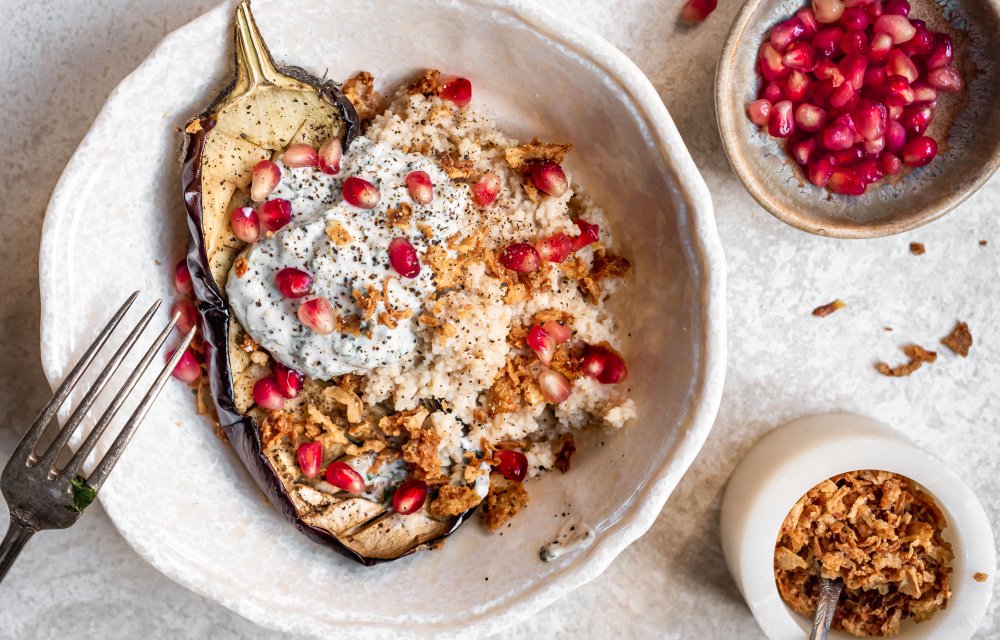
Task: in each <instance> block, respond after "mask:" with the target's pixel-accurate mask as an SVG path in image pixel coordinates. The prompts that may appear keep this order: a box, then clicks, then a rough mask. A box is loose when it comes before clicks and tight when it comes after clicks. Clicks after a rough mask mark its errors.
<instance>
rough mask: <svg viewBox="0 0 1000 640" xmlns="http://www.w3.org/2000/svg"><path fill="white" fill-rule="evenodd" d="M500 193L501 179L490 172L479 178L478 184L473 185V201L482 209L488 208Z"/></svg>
mask: <svg viewBox="0 0 1000 640" xmlns="http://www.w3.org/2000/svg"><path fill="white" fill-rule="evenodd" d="M498 193H500V177H499V176H498V175H497V174H495V173H493V172H488V173H484V174H483V175H481V176H479V179H478V180H476V183H475V184H474V185H472V200H473V201H474V202H475V203H476V204H478V205H479V206H480V207H488V206H490V205H491V204H493V201H494V200H496V198H497V194H498Z"/></svg>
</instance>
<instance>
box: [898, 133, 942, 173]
mask: <svg viewBox="0 0 1000 640" xmlns="http://www.w3.org/2000/svg"><path fill="white" fill-rule="evenodd" d="M936 155H937V142H935V141H934V138H931V137H928V136H920V137H918V138H914V139H912V140H910V141H909V142H907V143H906V146H905V147H903V164H905V165H906V166H908V167H922V166H924V165H925V164H927V163H929V162H930V161H931V160H933V159H934V156H936Z"/></svg>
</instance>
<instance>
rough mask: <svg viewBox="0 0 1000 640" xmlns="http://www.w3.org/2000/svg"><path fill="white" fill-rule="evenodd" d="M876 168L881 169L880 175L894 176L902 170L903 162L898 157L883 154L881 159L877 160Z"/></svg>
mask: <svg viewBox="0 0 1000 640" xmlns="http://www.w3.org/2000/svg"><path fill="white" fill-rule="evenodd" d="M878 166H879V168H880V169H882V173H884V174H885V175H887V176H894V175H896V174H897V173H899V172H900V171H902V170H903V162H902V161H901V160H900V159H899V156H897V155H895V154H892V153H883V154H882V157H880V158H879V159H878Z"/></svg>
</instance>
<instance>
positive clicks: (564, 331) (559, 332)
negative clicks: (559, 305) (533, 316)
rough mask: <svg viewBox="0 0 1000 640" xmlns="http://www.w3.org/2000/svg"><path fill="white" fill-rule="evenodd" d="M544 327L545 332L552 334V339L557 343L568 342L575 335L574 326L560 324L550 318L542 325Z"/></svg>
mask: <svg viewBox="0 0 1000 640" xmlns="http://www.w3.org/2000/svg"><path fill="white" fill-rule="evenodd" d="M542 329H545V333H547V334H549V335H550V336H552V339H553V340H555V341H556V344H566V343H567V342H569V339H570V338H572V337H573V328H572V327H570V326H568V325H565V324H559V323H558V322H556V321H555V320H549V321H548V322H546V323H544V324H543V325H542Z"/></svg>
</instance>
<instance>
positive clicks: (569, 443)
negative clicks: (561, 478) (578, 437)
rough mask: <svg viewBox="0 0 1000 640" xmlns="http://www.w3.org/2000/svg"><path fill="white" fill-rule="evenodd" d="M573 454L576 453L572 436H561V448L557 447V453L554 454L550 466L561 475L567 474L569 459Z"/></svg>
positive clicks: (568, 434) (570, 434)
mask: <svg viewBox="0 0 1000 640" xmlns="http://www.w3.org/2000/svg"><path fill="white" fill-rule="evenodd" d="M574 453H576V442H575V441H574V440H573V434H572V433H567V434H566V435H564V436H563V439H562V446H561V447H559V452H558V453H556V460H555V462H554V463H552V466H554V467H555V468H556V469H559V471H561V472H562V473H567V472H568V471H569V463H570V459H571V458H572V457H573V454H574Z"/></svg>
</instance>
